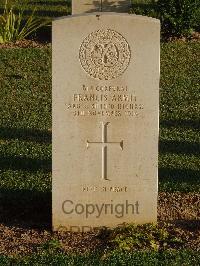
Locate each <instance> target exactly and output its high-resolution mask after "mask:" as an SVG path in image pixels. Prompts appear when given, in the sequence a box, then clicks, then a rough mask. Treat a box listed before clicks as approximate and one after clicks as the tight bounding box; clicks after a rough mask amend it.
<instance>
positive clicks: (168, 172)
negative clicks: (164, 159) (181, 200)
mask: <svg viewBox="0 0 200 266" xmlns="http://www.w3.org/2000/svg"><path fill="white" fill-rule="evenodd" d="M158 176H159V189H160V191H167V192H176V191H178V192H184V193H188V192H195V191H199V189H200V187H199V178H200V171H197V170H192V169H176V168H174V169H173V168H168V167H159V171H158Z"/></svg>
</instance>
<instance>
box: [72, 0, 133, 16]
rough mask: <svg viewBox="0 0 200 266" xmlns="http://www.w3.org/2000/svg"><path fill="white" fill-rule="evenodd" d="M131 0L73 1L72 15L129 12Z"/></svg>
mask: <svg viewBox="0 0 200 266" xmlns="http://www.w3.org/2000/svg"><path fill="white" fill-rule="evenodd" d="M130 3H131V1H130V0H118V1H113V0H102V1H101V0H97V1H93V0H79V1H78V0H72V14H73V15H74V14H82V13H91V12H105V11H106V12H128V11H129V9H130Z"/></svg>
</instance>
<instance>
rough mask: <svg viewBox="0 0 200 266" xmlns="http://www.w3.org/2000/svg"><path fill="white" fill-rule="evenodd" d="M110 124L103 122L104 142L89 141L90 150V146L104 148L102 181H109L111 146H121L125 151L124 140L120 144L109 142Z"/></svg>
mask: <svg viewBox="0 0 200 266" xmlns="http://www.w3.org/2000/svg"><path fill="white" fill-rule="evenodd" d="M109 123H110V122H101V125H102V141H97V142H91V141H88V140H87V149H89V146H90V144H96V145H101V147H102V179H103V180H108V176H107V150H108V146H109V145H119V146H120V148H121V149H122V150H123V144H124V142H123V140H122V141H120V142H111V141H108V140H107V128H108V124H109Z"/></svg>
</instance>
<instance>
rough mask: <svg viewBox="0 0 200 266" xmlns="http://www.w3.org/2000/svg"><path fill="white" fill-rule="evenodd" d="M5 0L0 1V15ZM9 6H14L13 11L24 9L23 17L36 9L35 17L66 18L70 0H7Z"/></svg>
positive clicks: (69, 9)
mask: <svg viewBox="0 0 200 266" xmlns="http://www.w3.org/2000/svg"><path fill="white" fill-rule="evenodd" d="M4 3H5V0H0V13H2V11H3V7H4ZM8 4H9V6H11V5H14V6H15V9H16V10H17V9H19V8H20V7H22V6H23V7H24V8H25V15H29V14H31V12H32V11H33V10H34V8H36V15H37V16H38V17H42V18H48V19H49V18H54V17H61V16H66V15H69V14H70V13H71V1H70V0H56V1H55V0H33V1H28V0H9V1H8Z"/></svg>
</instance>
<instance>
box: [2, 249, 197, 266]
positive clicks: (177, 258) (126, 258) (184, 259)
mask: <svg viewBox="0 0 200 266" xmlns="http://www.w3.org/2000/svg"><path fill="white" fill-rule="evenodd" d="M199 261H200V255H199V254H198V253H195V252H191V251H187V250H184V251H179V252H175V251H171V252H170V251H166V252H163V253H158V252H135V253H128V252H125V253H121V252H118V253H113V254H110V255H109V256H107V257H102V256H101V255H98V254H88V255H79V256H77V255H64V254H59V253H56V254H55V253H43V254H42V255H35V256H31V257H28V256H27V257H25V258H21V259H20V258H18V259H15V258H6V257H3V256H2V257H1V256H0V265H3V266H7V265H8V266H10V265H16V266H21V265H33V266H42V265H55V266H57V265H59V266H64V265H77V266H78V265H91V266H92V265H94V266H98V265H101V266H103V265H104V266H105V265H111V266H112V265H113V266H114V265H126V266H128V265H130V266H133V265H135V266H143V265H148V266H155V265H159V266H162V265H177V266H182V265H184V266H186V265H192V266H198V265H199Z"/></svg>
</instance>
